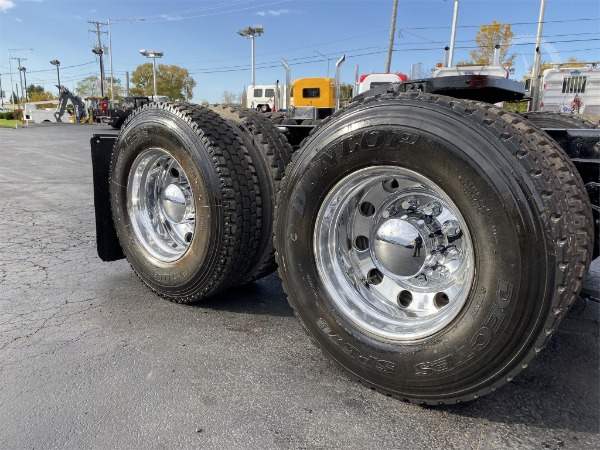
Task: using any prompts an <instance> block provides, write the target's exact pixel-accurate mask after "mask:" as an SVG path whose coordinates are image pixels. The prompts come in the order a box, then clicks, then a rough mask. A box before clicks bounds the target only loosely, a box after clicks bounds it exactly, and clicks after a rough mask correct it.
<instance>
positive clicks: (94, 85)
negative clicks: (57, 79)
mask: <svg viewBox="0 0 600 450" xmlns="http://www.w3.org/2000/svg"><path fill="white" fill-rule="evenodd" d="M104 84H105V85H106V87H107V88H106V90H105V91H104V95H105V96H106V97H109V98H110V96H111V95H110V77H107V78H105V79H104ZM113 89H114V91H115V94H114V96H115V97H116V98H119V97H122V96H123V92H124V89H123V86H121V80H120V79H118V78H115V79H114V80H113ZM75 95H77V96H79V97H81V98H85V97H98V96H100V95H101V90H100V78H98V77H97V76H95V75H92V76H89V77H86V78H84V79H83V80H80V81H79V82H78V83H77V86H76V87H75Z"/></svg>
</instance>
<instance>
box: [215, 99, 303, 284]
mask: <svg viewBox="0 0 600 450" xmlns="http://www.w3.org/2000/svg"><path fill="white" fill-rule="evenodd" d="M211 109H212V110H213V111H215V112H216V113H217V114H219V115H220V116H221V117H222V118H223V119H225V120H227V121H228V122H229V124H230V125H231V126H232V128H233V129H234V130H235V131H236V133H237V134H238V136H239V137H240V138H241V139H242V141H243V142H244V145H245V146H246V148H247V149H248V152H249V153H250V157H251V158H252V161H253V162H254V167H255V168H256V176H257V178H258V182H259V185H260V191H261V193H262V227H261V237H260V242H259V245H258V251H257V253H256V258H255V261H254V262H253V263H252V264H251V266H252V268H251V269H250V271H249V272H248V275H247V276H246V277H245V278H244V279H243V280H242V281H241V283H242V284H243V283H249V282H252V281H255V280H258V279H260V278H262V277H265V276H267V275H269V274H270V273H272V272H274V271H275V270H276V269H277V264H276V262H275V247H274V246H273V222H274V220H275V217H274V215H275V198H276V196H277V193H278V192H279V184H280V182H281V178H282V177H283V174H284V172H285V168H286V166H287V165H288V163H289V162H290V160H291V158H292V152H293V150H292V146H291V145H290V144H289V143H288V141H287V138H286V137H285V136H284V135H283V133H281V131H279V129H278V128H277V127H276V126H275V125H274V124H273V122H272V121H270V120H269V119H267V118H266V117H265V115H264V114H261V113H259V112H256V111H254V110H251V109H245V108H231V107H227V106H224V105H223V106H214V107H211Z"/></svg>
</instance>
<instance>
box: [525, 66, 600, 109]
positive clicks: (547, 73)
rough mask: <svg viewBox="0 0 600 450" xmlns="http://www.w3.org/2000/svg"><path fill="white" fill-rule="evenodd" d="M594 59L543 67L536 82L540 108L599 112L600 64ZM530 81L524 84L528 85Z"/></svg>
mask: <svg viewBox="0 0 600 450" xmlns="http://www.w3.org/2000/svg"><path fill="white" fill-rule="evenodd" d="M597 64H598V63H596V62H594V63H587V64H586V63H582V64H581V66H578V67H573V65H572V63H571V64H569V65H570V66H571V67H563V66H562V65H561V64H557V65H555V66H554V67H553V68H552V69H546V70H544V72H543V74H542V81H541V83H540V89H541V91H540V108H539V110H540V111H549V112H562V113H574V114H600V68H598V67H597ZM529 85H530V82H529V83H527V85H526V86H529Z"/></svg>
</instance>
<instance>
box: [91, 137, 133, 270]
mask: <svg viewBox="0 0 600 450" xmlns="http://www.w3.org/2000/svg"><path fill="white" fill-rule="evenodd" d="M116 138H117V136H116V135H114V134H94V135H93V136H92V139H91V140H90V146H91V149H92V170H93V174H94V210H95V214H96V247H97V249H98V256H99V257H100V259H102V261H116V260H118V259H123V258H125V255H124V254H123V250H122V249H121V244H119V238H118V237H117V232H116V231H115V226H114V224H113V221H112V214H111V211H110V193H109V180H108V177H109V174H110V158H111V155H112V149H113V145H114V143H115V140H116Z"/></svg>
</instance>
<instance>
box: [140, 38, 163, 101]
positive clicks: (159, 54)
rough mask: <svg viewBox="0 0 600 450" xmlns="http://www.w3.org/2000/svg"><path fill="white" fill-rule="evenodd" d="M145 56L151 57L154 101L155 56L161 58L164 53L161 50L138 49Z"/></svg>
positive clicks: (155, 93)
mask: <svg viewBox="0 0 600 450" xmlns="http://www.w3.org/2000/svg"><path fill="white" fill-rule="evenodd" d="M140 53H141V54H142V55H144V56H145V57H146V58H152V79H153V81H154V99H153V100H154V101H156V96H157V92H156V58H162V57H163V56H164V55H165V54H164V52H162V51H161V50H144V49H142V50H140Z"/></svg>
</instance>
